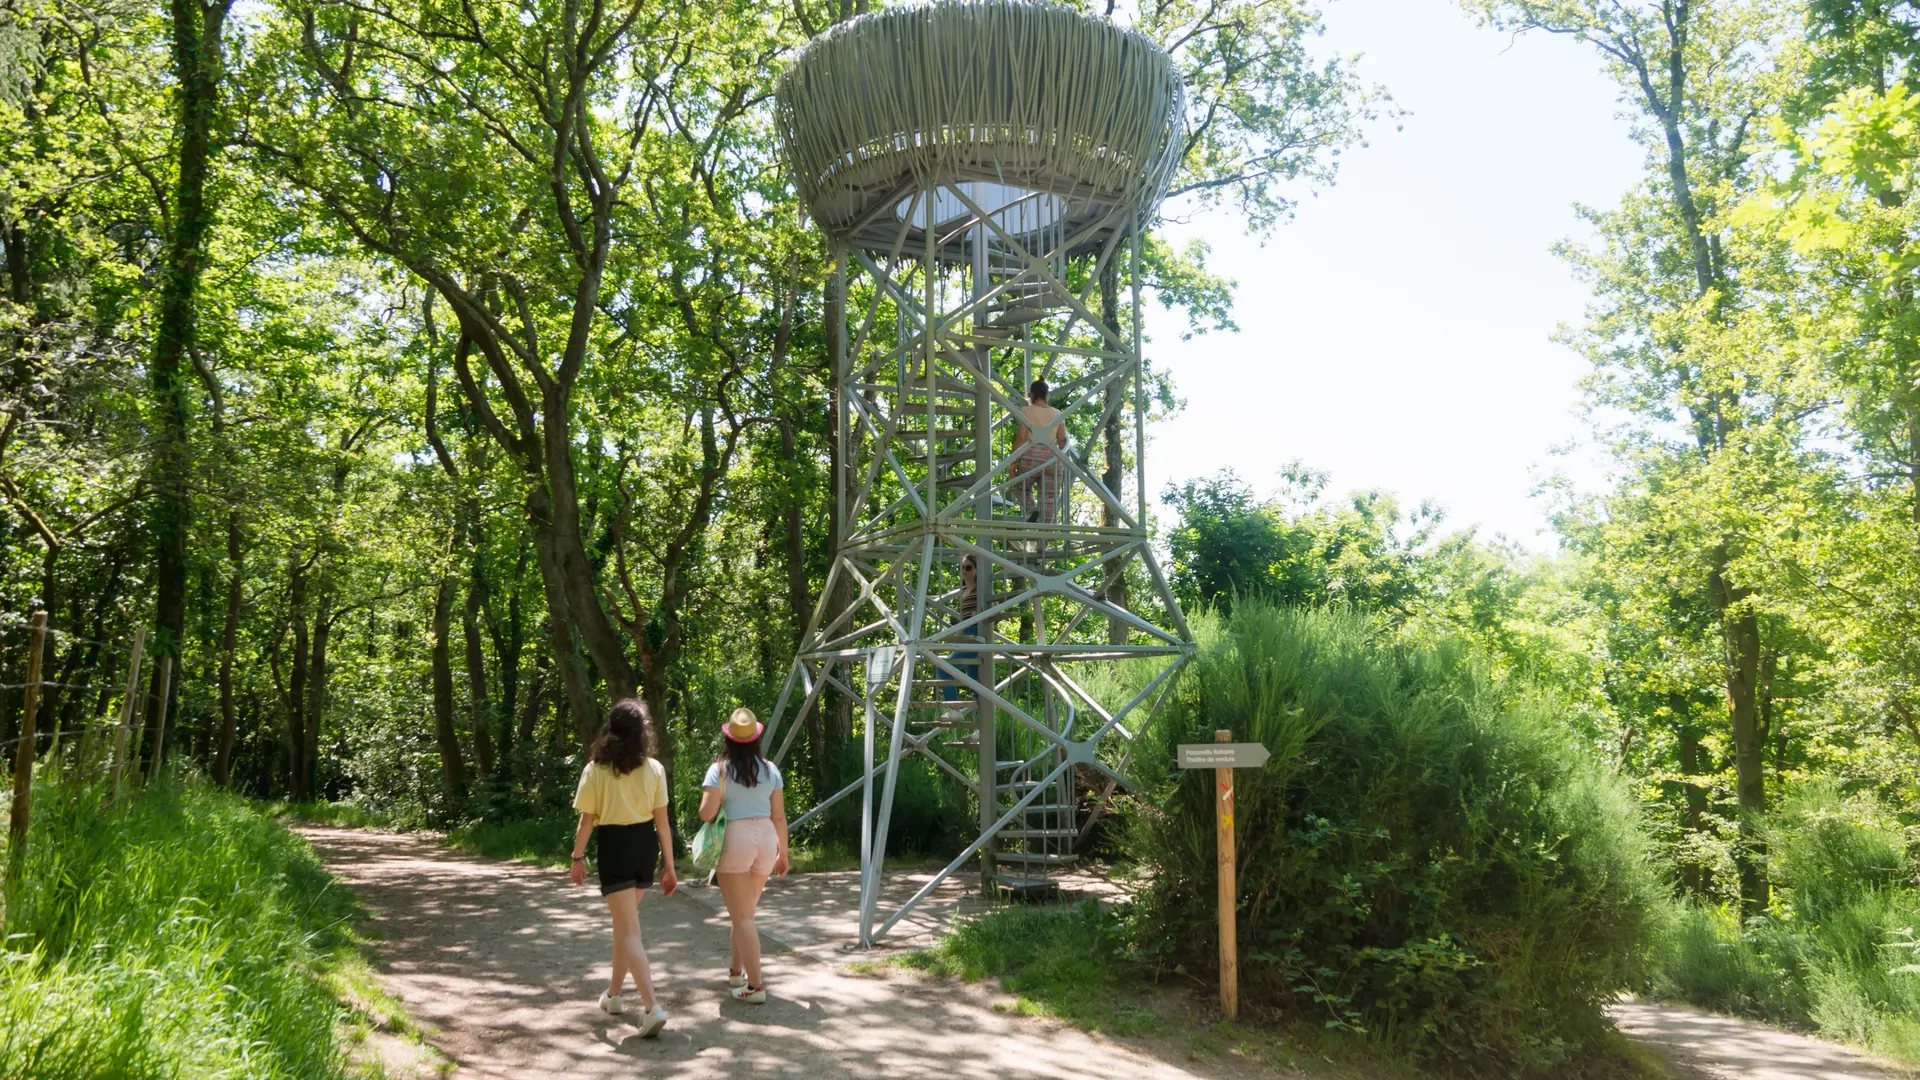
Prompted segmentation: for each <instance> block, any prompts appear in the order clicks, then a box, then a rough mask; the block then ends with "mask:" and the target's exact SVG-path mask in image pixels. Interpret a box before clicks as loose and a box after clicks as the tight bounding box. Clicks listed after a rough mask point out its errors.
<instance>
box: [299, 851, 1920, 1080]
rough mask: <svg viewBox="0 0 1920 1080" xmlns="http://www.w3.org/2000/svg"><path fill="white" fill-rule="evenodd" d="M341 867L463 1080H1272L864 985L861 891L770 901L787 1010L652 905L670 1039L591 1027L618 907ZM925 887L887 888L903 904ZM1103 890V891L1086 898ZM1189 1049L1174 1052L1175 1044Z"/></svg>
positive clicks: (409, 857) (1847, 1056)
mask: <svg viewBox="0 0 1920 1080" xmlns="http://www.w3.org/2000/svg"><path fill="white" fill-rule="evenodd" d="M300 831H301V832H302V833H304V834H305V835H306V837H307V839H308V840H309V842H311V843H312V844H313V847H314V850H315V851H317V852H318V853H319V854H320V857H321V858H322V859H323V860H324V861H325V862H326V864H327V868H328V869H329V870H331V871H332V872H333V873H334V874H335V875H336V876H338V877H339V878H340V879H341V880H342V881H344V882H345V883H346V884H347V885H348V886H350V887H351V888H352V889H353V890H354V891H355V892H356V893H357V894H359V896H360V898H361V899H362V900H363V901H365V903H366V905H367V907H368V909H369V911H370V912H371V914H372V916H373V923H374V929H375V930H376V931H377V932H378V933H379V934H380V935H382V940H381V941H380V942H379V944H378V952H379V956H380V960H381V966H382V968H383V974H382V979H383V980H384V981H385V983H386V984H387V987H388V989H390V990H391V991H392V992H393V993H394V994H396V995H397V996H399V997H400V998H401V999H402V1000H403V1001H404V1002H405V1003H406V1005H407V1009H408V1012H409V1013H411V1014H412V1015H413V1017H414V1018H415V1020H417V1021H418V1022H419V1023H420V1024H421V1025H422V1026H423V1027H424V1028H426V1029H427V1030H428V1031H429V1032H430V1033H431V1039H432V1042H433V1043H434V1045H436V1046H437V1047H439V1048H440V1049H441V1050H442V1051H444V1052H445V1053H446V1054H448V1055H449V1056H450V1057H452V1058H453V1059H454V1060H455V1061H456V1062H458V1064H459V1069H458V1072H457V1074H456V1075H457V1076H460V1077H499V1078H501V1080H509V1078H512V1080H519V1078H523V1077H552V1078H555V1080H558V1078H562V1077H566V1078H571V1077H601V1076H621V1077H627V1076H632V1075H634V1073H635V1070H636V1066H637V1065H642V1064H643V1065H644V1070H643V1072H644V1075H647V1076H657V1077H676V1078H708V1077H712V1078H719V1077H726V1078H727V1080H738V1078H739V1077H742V1076H752V1077H762V1076H765V1077H788V1076H791V1077H808V1078H814V1077H822V1078H828V1077H832V1078H838V1077H849V1078H851V1077H861V1078H866V1077H874V1078H882V1077H884V1078H887V1080H918V1078H927V1080H932V1078H935V1077H937V1078H940V1080H988V1078H999V1077H1008V1076H1019V1077H1041V1078H1057V1080H1067V1078H1083V1077H1090V1076H1097V1077H1102V1078H1107V1080H1192V1078H1195V1077H1210V1078H1216V1080H1218V1078H1222V1077H1227V1076H1253V1075H1258V1076H1268V1077H1270V1076H1273V1075H1274V1074H1273V1073H1272V1072H1270V1071H1268V1070H1265V1069H1258V1068H1252V1067H1249V1066H1248V1065H1246V1064H1245V1063H1241V1062H1237V1061H1233V1060H1231V1059H1221V1058H1213V1059H1210V1060H1205V1061H1203V1062H1199V1063H1189V1062H1187V1061H1185V1060H1184V1055H1182V1054H1180V1053H1179V1052H1178V1049H1177V1048H1178V1046H1179V1045H1180V1041H1179V1039H1177V1038H1171V1037H1170V1038H1168V1039H1166V1040H1158V1041H1155V1040H1145V1041H1135V1040H1126V1041H1120V1040H1112V1039H1106V1038H1103V1037H1100V1036H1095V1035H1089V1034H1086V1033H1084V1032H1081V1031H1078V1030H1075V1029H1072V1028H1067V1027H1063V1026H1061V1025H1059V1024H1054V1023H1049V1022H1046V1021H1043V1020H1035V1019H1032V1018H1027V1017H1021V1016H1017V1015H1014V1014H1012V1013H1009V1012H1007V1011H1005V1010H1004V1009H1003V1008H997V1007H996V1006H997V1005H1004V1003H1005V999H1004V997H1003V996H1000V995H996V994H994V993H993V992H992V991H990V990H986V989H983V988H980V987H970V986H963V985H958V984H953V983H922V982H919V981H918V980H915V979H913V978H911V977H893V978H886V977H876V976H870V975H860V976H854V975H849V974H847V973H845V972H844V970H842V968H841V965H843V964H844V963H845V962H846V961H847V960H849V959H852V957H851V956H849V955H848V954H847V953H846V952H845V951H843V949H842V946H843V945H844V944H845V943H846V942H847V940H848V937H849V929H848V928H849V927H851V926H852V925H853V922H854V909H855V905H856V902H857V889H858V884H857V875H855V874H852V873H842V874H808V875H804V876H796V877H793V878H789V879H786V880H784V881H776V882H773V883H772V884H771V885H770V887H769V888H768V890H767V895H766V899H765V901H764V903H763V906H762V910H761V919H760V922H761V927H762V934H763V937H764V938H765V948H766V951H767V954H768V959H767V983H768V986H769V988H770V989H771V990H772V991H773V993H774V1000H773V1001H772V1002H771V1003H769V1004H767V1005H765V1006H751V1005H737V1004H735V1003H733V1002H732V1001H730V1000H728V999H727V997H726V960H727V929H726V920H725V918H724V917H723V916H722V915H720V914H719V913H718V908H719V904H720V898H719V896H718V895H717V890H713V889H683V890H681V891H680V892H679V893H678V894H676V895H674V896H671V897H663V896H660V895H659V893H658V892H652V893H649V894H648V896H647V898H646V900H645V902H644V904H643V905H642V907H641V916H642V922H643V924H644V925H645V927H646V934H647V951H648V955H649V956H650V957H651V958H652V960H653V963H654V965H655V972H656V980H657V982H656V985H657V987H658V988H659V991H660V998H661V1001H662V1002H663V1003H664V1004H665V1005H666V1006H667V1009H668V1011H669V1012H670V1013H671V1015H672V1019H671V1022H670V1023H669V1024H668V1027H667V1030H666V1031H665V1032H664V1033H662V1035H661V1036H660V1038H659V1039H657V1040H645V1039H641V1038H639V1037H637V1036H636V1035H635V1034H634V1028H633V1025H632V1024H631V1023H630V1022H629V1021H628V1020H626V1019H625V1018H622V1017H610V1016H606V1015H604V1014H602V1013H601V1012H600V1011H599V1010H597V1009H595V1008H594V1007H593V1001H594V997H595V996H596V995H597V994H598V993H599V991H600V990H601V989H602V988H603V986H604V982H605V979H606V971H607V961H608V955H607V954H608V951H609V948H610V942H609V936H608V932H607V927H606V908H605V906H604V904H603V903H602V902H601V900H600V897H599V894H598V892H597V891H596V890H594V889H592V888H586V889H575V888H572V887H571V886H569V885H568V884H567V882H566V876H565V874H564V873H563V872H562V871H559V870H551V869H543V868H540V867H533V866H528V865H525V864H521V863H511V862H502V861H496V860H491V859H481V858H475V857H471V856H467V855H463V854H461V853H458V852H455V851H452V850H450V849H449V848H447V847H446V846H444V845H443V844H440V843H439V842H437V841H435V840H434V839H432V838H430V837H425V836H419V835H407V834H395V833H383V832H373V831H363V830H354V829H333V828H322V827H313V826H306V827H301V829H300ZM923 880H925V875H911V874H898V875H895V876H894V877H893V878H892V879H891V880H890V882H889V884H890V890H891V891H892V892H894V893H897V894H898V895H896V896H890V897H889V899H890V900H893V901H896V902H897V900H898V898H899V896H904V895H905V894H906V893H907V892H908V891H910V890H913V889H915V888H917V887H918V885H919V884H920V882H921V881H923ZM1082 884H1084V885H1086V887H1087V888H1089V889H1097V888H1098V887H1099V886H1098V883H1096V882H1092V881H1089V882H1085V883H1082ZM969 893H970V890H969V889H968V888H967V886H966V885H965V884H964V883H961V882H957V881H956V882H952V883H950V884H949V885H948V886H946V887H944V888H943V889H942V890H941V891H940V892H937V893H936V894H935V895H934V897H932V898H931V899H930V901H929V902H928V903H927V904H926V905H924V906H923V907H922V908H920V909H917V911H916V913H915V915H914V916H913V917H912V918H910V919H908V920H906V921H904V922H903V923H902V925H901V926H900V927H898V928H896V929H895V930H894V932H893V935H892V936H891V937H890V938H889V944H890V945H891V946H892V947H894V948H896V949H898V948H904V947H912V946H918V945H924V944H926V943H928V942H929V941H931V940H932V939H933V937H934V936H935V935H937V934H938V933H940V932H941V930H942V929H943V928H944V926H945V925H946V923H947V922H948V921H949V920H950V919H951V917H952V915H953V913H954V912H955V911H958V910H966V909H967V908H968V907H970V906H971V903H972V902H971V900H970V898H969ZM1609 1012H1610V1014H1611V1015H1612V1017H1613V1019H1614V1022H1615V1023H1616V1024H1618V1025H1619V1027H1620V1030H1621V1031H1623V1032H1625V1033H1626V1034H1628V1035H1630V1036H1632V1037H1633V1038H1635V1039H1637V1040H1639V1041H1641V1042H1642V1043H1644V1044H1646V1045H1648V1046H1650V1047H1652V1048H1653V1049H1655V1050H1657V1051H1659V1052H1660V1053H1661V1054H1662V1055H1663V1056H1664V1057H1665V1058H1667V1059H1668V1060H1669V1061H1671V1062H1673V1063H1674V1064H1675V1066H1676V1073H1677V1074H1678V1075H1681V1076H1685V1077H1687V1078H1689V1080H1893V1078H1895V1077H1903V1076H1910V1075H1912V1074H1911V1073H1907V1072H1905V1071H1899V1070H1894V1069H1891V1068H1887V1067H1884V1066H1881V1065H1877V1064H1876V1063H1874V1062H1872V1061H1871V1060H1869V1059H1868V1058H1866V1057H1864V1056H1862V1055H1861V1054H1859V1053H1857V1052H1855V1051H1852V1050H1849V1049H1847V1048H1845V1047H1841V1046H1836V1045H1834V1044H1832V1043H1827V1042H1821V1041H1819V1040H1815V1039H1809V1038H1806V1037H1804V1036H1800V1035H1794V1034H1791V1033H1788V1032H1782V1031H1777V1030H1774V1029H1771V1028H1767V1027H1763V1026H1761V1025H1758V1024H1752V1023H1748V1022H1746V1021H1742V1020H1736V1019H1731V1018H1728V1017H1722V1016H1714V1015H1711V1014H1708V1013H1703V1012H1698V1011H1695V1010H1692V1009H1687V1008H1683V1007H1679V1006H1673V1005H1666V1004H1660V1003H1651V1002H1623V1003H1621V1004H1618V1005H1615V1006H1613V1007H1612V1009H1610V1010H1609ZM1170 1034H1178V1033H1170Z"/></svg>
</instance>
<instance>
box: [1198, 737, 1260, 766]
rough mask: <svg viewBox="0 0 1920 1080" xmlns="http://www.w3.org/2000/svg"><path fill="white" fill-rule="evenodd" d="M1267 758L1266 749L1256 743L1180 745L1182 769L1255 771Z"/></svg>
mask: <svg viewBox="0 0 1920 1080" xmlns="http://www.w3.org/2000/svg"><path fill="white" fill-rule="evenodd" d="M1269 756H1271V755H1269V754H1268V753H1267V748H1266V747H1265V746H1262V745H1261V744H1259V743H1257V742H1229V743H1181V744H1180V767H1181V768H1183V769H1257V768H1259V767H1260V766H1262V765H1265V764H1266V763H1267V758H1268V757H1269Z"/></svg>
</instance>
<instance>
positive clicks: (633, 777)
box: [573, 758, 667, 825]
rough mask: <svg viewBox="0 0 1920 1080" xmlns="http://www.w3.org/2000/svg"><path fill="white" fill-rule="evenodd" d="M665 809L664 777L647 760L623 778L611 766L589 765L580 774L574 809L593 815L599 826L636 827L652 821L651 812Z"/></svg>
mask: <svg viewBox="0 0 1920 1080" xmlns="http://www.w3.org/2000/svg"><path fill="white" fill-rule="evenodd" d="M665 805H667V773H666V770H665V769H662V768H661V767H660V763H659V762H657V761H655V760H653V759H652V758H648V759H647V760H646V761H645V762H644V763H642V764H641V766H640V767H639V768H637V769H635V770H633V771H632V772H630V773H628V774H626V775H625V776H622V775H620V774H619V773H617V772H614V771H613V766H611V765H601V764H596V763H594V762H591V761H589V762H588V763H587V767H586V768H585V769H582V770H581V771H580V786H579V787H578V788H577V789H575V790H574V793H573V808H574V809H575V810H578V811H580V812H581V813H583V814H592V815H593V816H594V819H595V823H596V824H599V825H635V824H638V823H640V822H642V821H652V820H653V812H654V811H655V810H658V809H659V808H660V807H663V806H665Z"/></svg>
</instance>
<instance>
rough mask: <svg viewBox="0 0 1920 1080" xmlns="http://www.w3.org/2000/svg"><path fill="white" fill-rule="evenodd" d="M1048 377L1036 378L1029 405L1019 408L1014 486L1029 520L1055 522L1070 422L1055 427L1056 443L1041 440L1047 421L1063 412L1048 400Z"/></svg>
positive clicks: (1014, 460)
mask: <svg viewBox="0 0 1920 1080" xmlns="http://www.w3.org/2000/svg"><path fill="white" fill-rule="evenodd" d="M1048 393H1049V387H1048V386H1047V380H1045V379H1035V380H1033V385H1032V386H1031V387H1028V389H1027V405H1026V407H1025V408H1023V409H1021V410H1020V430H1019V434H1018V435H1017V436H1016V437H1015V439H1014V442H1013V451H1014V459H1013V472H1014V477H1015V480H1014V490H1015V491H1017V492H1018V493H1019V495H1020V502H1021V504H1022V505H1024V506H1026V507H1027V520H1028V521H1032V522H1052V521H1053V519H1054V511H1055V508H1056V503H1057V502H1058V501H1059V494H1060V478H1061V474H1062V473H1063V472H1065V469H1066V466H1065V462H1064V461H1063V460H1062V458H1063V456H1064V452H1065V450H1066V448H1067V426H1066V425H1065V424H1057V425H1055V426H1054V428H1053V438H1052V439H1051V440H1050V441H1051V442H1052V443H1053V445H1052V446H1048V445H1047V442H1046V441H1042V435H1043V433H1044V432H1045V431H1046V430H1047V425H1048V424H1052V423H1053V422H1054V420H1056V419H1057V418H1058V417H1059V416H1060V410H1059V409H1056V408H1054V407H1053V406H1051V405H1049V404H1047V394H1048Z"/></svg>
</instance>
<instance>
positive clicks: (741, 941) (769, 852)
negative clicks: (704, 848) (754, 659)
mask: <svg viewBox="0 0 1920 1080" xmlns="http://www.w3.org/2000/svg"><path fill="white" fill-rule="evenodd" d="M766 729H767V727H766V725H765V724H762V723H761V722H760V721H759V719H758V718H757V717H755V716H754V715H753V710H752V709H749V708H745V707H741V708H738V709H735V710H733V715H732V716H730V717H728V718H727V723H726V725H725V726H724V727H723V728H722V729H721V731H722V733H723V734H724V735H725V736H726V739H725V740H724V741H723V742H722V743H721V747H720V756H719V758H717V759H716V760H715V761H714V763H713V765H712V767H711V768H709V769H708V770H707V778H706V779H705V780H704V781H702V782H701V784H700V786H701V787H702V788H704V789H705V790H704V792H703V793H702V794H701V797H700V820H701V821H712V820H713V818H714V815H715V814H718V813H719V812H720V810H721V808H722V807H724V808H725V809H726V811H727V833H726V837H725V839H724V840H723V841H722V843H721V846H720V865H719V866H718V867H716V868H715V870H714V873H715V876H716V877H718V879H719V882H720V896H721V898H722V899H724V900H725V901H726V902H727V916H728V918H729V920H730V921H731V922H732V923H733V949H732V957H731V962H730V964H729V966H728V968H727V982H728V985H729V986H730V987H731V988H732V990H733V996H734V1000H736V1001H745V1002H749V1003H751V1004H754V1005H760V1004H763V1003H765V1002H766V1000H767V988H766V985H765V984H764V983H762V982H761V981H760V931H759V930H757V929H755V927H754V925H753V914H754V910H755V909H756V908H758V907H759V906H760V891H761V890H762V889H764V888H766V887H767V875H768V874H785V873H786V872H787V807H786V802H785V800H784V799H783V797H782V789H783V788H784V787H785V786H786V782H785V781H784V780H782V779H781V778H780V770H779V768H778V767H777V766H775V765H774V763H773V762H771V761H768V760H767V759H766V756H765V755H764V754H762V753H761V752H760V736H761V734H762V733H763V732H765V731H766Z"/></svg>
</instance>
